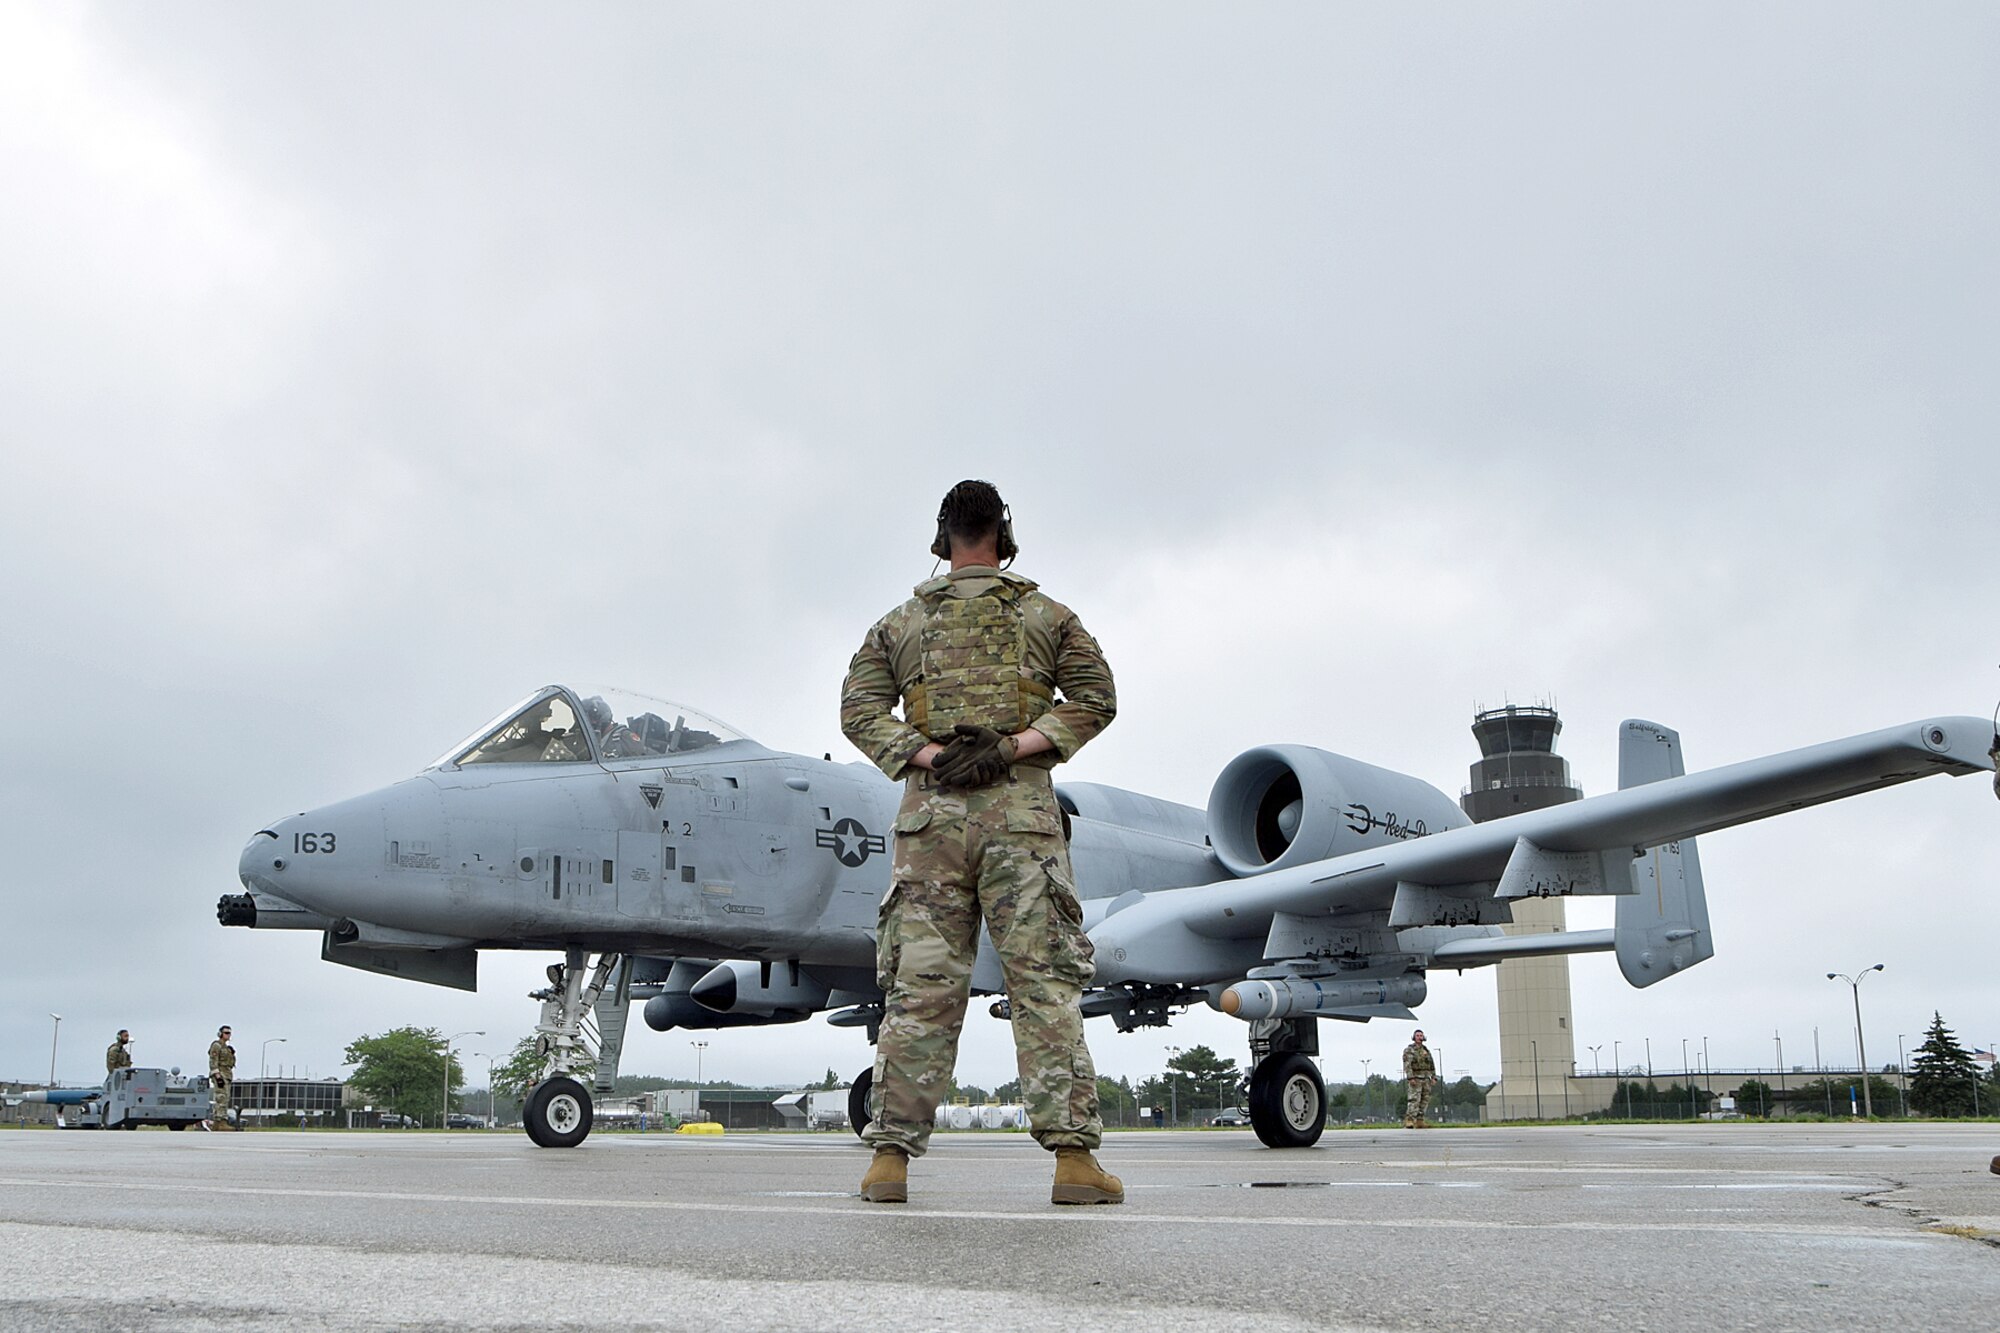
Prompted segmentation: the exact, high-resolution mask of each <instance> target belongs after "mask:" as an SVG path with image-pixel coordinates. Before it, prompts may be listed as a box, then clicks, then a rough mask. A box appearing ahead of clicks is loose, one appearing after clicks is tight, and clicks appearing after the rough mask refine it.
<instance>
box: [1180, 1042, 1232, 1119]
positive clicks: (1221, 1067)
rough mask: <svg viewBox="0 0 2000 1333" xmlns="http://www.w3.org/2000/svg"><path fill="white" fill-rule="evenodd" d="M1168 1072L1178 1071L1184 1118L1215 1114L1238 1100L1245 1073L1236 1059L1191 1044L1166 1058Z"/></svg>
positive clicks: (1182, 1115) (1181, 1109)
mask: <svg viewBox="0 0 2000 1333" xmlns="http://www.w3.org/2000/svg"><path fill="white" fill-rule="evenodd" d="M1167 1070H1168V1073H1169V1076H1170V1077H1171V1076H1173V1075H1179V1078H1178V1083H1179V1088H1180V1096H1179V1099H1178V1100H1179V1102H1180V1113H1181V1118H1182V1119H1183V1120H1190V1119H1193V1118H1194V1117H1196V1116H1202V1117H1204V1120H1203V1123H1204V1124H1205V1123H1207V1122H1206V1119H1205V1117H1207V1116H1211V1115H1214V1114H1215V1113H1216V1111H1218V1110H1220V1109H1221V1108H1222V1107H1225V1106H1231V1105H1234V1104H1235V1103H1236V1101H1237V1100H1238V1092H1239V1089H1240V1088H1241V1086H1242V1082H1243V1075H1242V1074H1241V1073H1240V1072H1238V1070H1237V1068H1236V1062H1235V1061H1234V1060H1225V1059H1223V1058H1222V1057H1221V1056H1219V1055H1217V1054H1216V1053H1215V1052H1214V1051H1212V1050H1210V1049H1209V1048H1208V1047H1206V1046H1190V1047H1188V1049H1186V1050H1184V1051H1182V1052H1181V1053H1180V1054H1179V1055H1177V1056H1175V1057H1174V1058H1173V1059H1171V1060H1169V1061H1167Z"/></svg>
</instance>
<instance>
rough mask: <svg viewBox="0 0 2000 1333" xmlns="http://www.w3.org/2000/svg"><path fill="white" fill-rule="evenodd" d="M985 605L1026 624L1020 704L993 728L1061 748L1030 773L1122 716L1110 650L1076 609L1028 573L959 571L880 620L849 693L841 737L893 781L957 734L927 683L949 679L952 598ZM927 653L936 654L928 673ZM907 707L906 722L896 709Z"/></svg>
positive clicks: (844, 690) (1031, 762) (1032, 760)
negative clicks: (942, 657)
mask: <svg viewBox="0 0 2000 1333" xmlns="http://www.w3.org/2000/svg"><path fill="white" fill-rule="evenodd" d="M981 598H988V599H995V600H997V601H998V602H1000V603H1002V604H1004V605H1005V606H1007V607H1010V608H1013V612H1012V613H1011V614H1015V615H1017V616H1018V626H1019V630H1018V645H1017V651H1016V652H1015V653H1012V654H1009V656H1010V657H1012V658H1014V660H1017V661H1018V663H1019V668H1018V677H1019V678H1018V680H1016V681H1015V682H1014V689H1013V693H1014V695H1015V696H1016V706H1014V707H1009V708H1007V709H1005V710H1003V711H1004V712H1005V714H1006V716H1005V717H1004V718H1003V717H1001V716H998V715H996V716H994V717H993V718H992V719H991V721H992V722H993V723H995V724H997V725H996V729H998V730H1000V731H1003V732H1008V733H1012V732H1016V731H1022V730H1025V729H1027V728H1029V727H1032V728H1034V729H1035V730H1036V731H1039V732H1041V733H1042V734H1043V735H1044V736H1047V737H1048V738H1049V740H1050V741H1051V742H1052V743H1053V744H1054V746H1055V749H1054V750H1053V751H1052V752H1049V753H1045V754H1038V755H1031V756H1029V757H1028V758H1026V759H1023V760H1021V761H1020V762H1021V764H1022V765H1023V766H1032V767H1036V768H1044V769H1047V768H1054V767H1055V766H1056V764H1058V763H1060V762H1061V761H1063V760H1065V759H1068V758H1069V757H1070V756H1071V755H1073V754H1075V753H1076V752H1077V751H1078V750H1079V749H1081V748H1083V745H1084V743H1085V742H1087V741H1089V740H1090V739H1091V737H1093V736H1095V735H1097V733H1098V732H1100V731H1102V730H1104V728H1105V727H1107V726H1109V725H1110V724H1111V719H1112V718H1113V717H1114V716H1116V715H1117V712H1118V696H1117V692H1116V689H1115V688H1114V686H1113V684H1112V680H1111V668H1110V666H1109V665H1108V664H1107V663H1106V662H1105V660H1104V651H1103V649H1101V648H1099V647H1098V646H1097V640H1095V639H1093V638H1092V637H1091V636H1090V634H1089V632H1088V631H1086V630H1085V629H1084V627H1083V622H1082V621H1080V620H1078V619H1077V617H1076V613H1075V612H1074V611H1071V610H1070V609H1069V608H1068V607H1066V606H1064V605H1063V604H1062V603H1060V602H1058V601H1056V600H1054V599H1053V598H1051V597H1049V596H1047V595H1046V594H1044V593H1042V592H1041V591H1039V590H1038V589H1037V588H1036V586H1035V582H1034V580H1032V579H1029V578H1024V577H1023V576H1021V575H1019V574H1014V573H1010V572H1008V571H1006V570H999V569H993V568H990V567H988V566H984V565H969V566H967V567H965V568H963V569H954V570H952V571H951V572H950V573H949V574H946V575H944V576H942V577H940V578H934V579H930V580H928V581H926V582H924V583H920V584H918V585H917V587H916V592H915V595H914V596H912V597H911V598H910V600H909V601H907V602H904V603H903V604H902V605H901V606H899V607H897V608H896V609H895V610H893V611H891V612H890V613H889V614H888V615H886V616H883V617H882V619H880V620H878V621H877V622H875V625H874V627H873V628H871V629H870V630H869V631H868V635H867V637H866V638H865V639H863V640H862V643H861V650H860V651H859V652H857V653H855V654H854V660H853V662H852V663H851V664H850V665H849V666H848V669H847V680H846V682H845V683H844V684H843V685H842V687H841V692H840V729H841V731H842V732H844V733H845V734H846V736H847V738H848V739H849V740H850V741H852V742H854V744H855V746H856V747H857V748H858V749H859V750H860V751H861V752H862V753H863V754H865V755H867V756H868V757H869V759H871V760H873V761H874V763H875V764H876V766H877V767H879V768H880V769H881V770H882V771H883V772H884V773H886V774H888V775H889V776H890V777H891V778H898V779H900V778H902V777H904V776H905V775H906V771H907V770H908V768H909V763H910V759H911V757H912V756H914V755H915V754H916V752H917V751H918V750H921V749H922V748H923V747H924V745H925V744H926V743H928V742H929V741H932V740H939V739H947V740H948V739H949V738H950V737H951V734H952V730H951V724H952V721H953V720H954V715H953V713H952V710H951V709H950V708H949V707H942V708H934V707H932V706H931V702H932V701H931V700H930V699H929V697H928V690H927V684H928V682H927V679H926V677H927V676H930V677H937V676H938V675H940V674H941V673H940V672H939V670H938V664H937V660H936V654H937V650H938V647H939V644H938V635H937V634H936V632H935V626H936V624H937V623H938V622H939V621H940V619H941V618H948V617H947V616H946V615H945V613H949V612H951V611H953V610H955V609H956V608H954V607H953V606H951V605H950V603H951V602H952V601H954V600H955V601H957V602H959V603H960V604H961V605H967V604H970V602H971V601H972V599H981ZM975 632H977V631H975ZM927 654H928V655H930V656H931V657H932V663H931V669H930V670H929V671H928V672H927V671H926V664H925V659H926V656H927ZM1058 696H1060V701H1058ZM982 702H985V703H987V704H989V705H990V704H991V702H992V701H991V700H990V699H987V700H983V701H982ZM899 703H900V704H901V705H902V706H903V713H902V715H901V716H900V717H899V716H897V714H896V712H895V709H896V707H897V705H898V704H899ZM1017 719H1018V720H1017ZM975 720H978V719H975ZM1008 722H1012V723H1013V724H1012V725H1007V723H1008Z"/></svg>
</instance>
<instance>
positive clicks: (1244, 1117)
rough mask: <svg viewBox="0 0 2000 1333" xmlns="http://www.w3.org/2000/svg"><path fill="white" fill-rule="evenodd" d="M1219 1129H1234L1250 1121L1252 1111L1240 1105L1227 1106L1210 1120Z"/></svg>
mask: <svg viewBox="0 0 2000 1333" xmlns="http://www.w3.org/2000/svg"><path fill="white" fill-rule="evenodd" d="M1208 1123H1209V1124H1211V1125H1214V1126H1215V1127H1217V1128H1218V1129H1224V1128H1227V1129H1234V1128H1238V1127H1240V1126H1243V1125H1247V1124H1249V1123H1250V1113H1249V1112H1248V1111H1246V1110H1244V1109H1243V1108H1242V1107H1240V1106H1225V1107H1223V1108H1222V1110H1221V1111H1219V1112H1217V1113H1216V1116H1215V1118H1214V1119H1212V1120H1210V1121H1209V1122H1208Z"/></svg>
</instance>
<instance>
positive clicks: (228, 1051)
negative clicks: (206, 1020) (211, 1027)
mask: <svg viewBox="0 0 2000 1333" xmlns="http://www.w3.org/2000/svg"><path fill="white" fill-rule="evenodd" d="M235 1081H236V1048H235V1047H234V1046H231V1045H230V1044H229V1029H228V1028H227V1027H222V1028H218V1029H216V1033H215V1040H214V1041H212V1042H210V1043H209V1044H208V1087H209V1093H210V1096H211V1097H212V1099H213V1104H212V1105H211V1107H210V1109H209V1118H208V1126H209V1128H211V1129H235V1128H236V1126H235V1125H232V1124H231V1123H229V1086H230V1084H232V1083H234V1082H235Z"/></svg>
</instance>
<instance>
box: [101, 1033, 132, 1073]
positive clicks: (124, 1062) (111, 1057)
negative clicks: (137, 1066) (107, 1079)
mask: <svg viewBox="0 0 2000 1333" xmlns="http://www.w3.org/2000/svg"><path fill="white" fill-rule="evenodd" d="M131 1067H132V1052H130V1051H128V1050H126V1049H125V1043H124V1042H122V1041H114V1042H112V1043H111V1044H110V1045H109V1046H107V1047H105V1048H104V1072H105V1073H107V1074H115V1073H117V1072H118V1071H119V1070H121V1069H130V1068H131Z"/></svg>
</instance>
